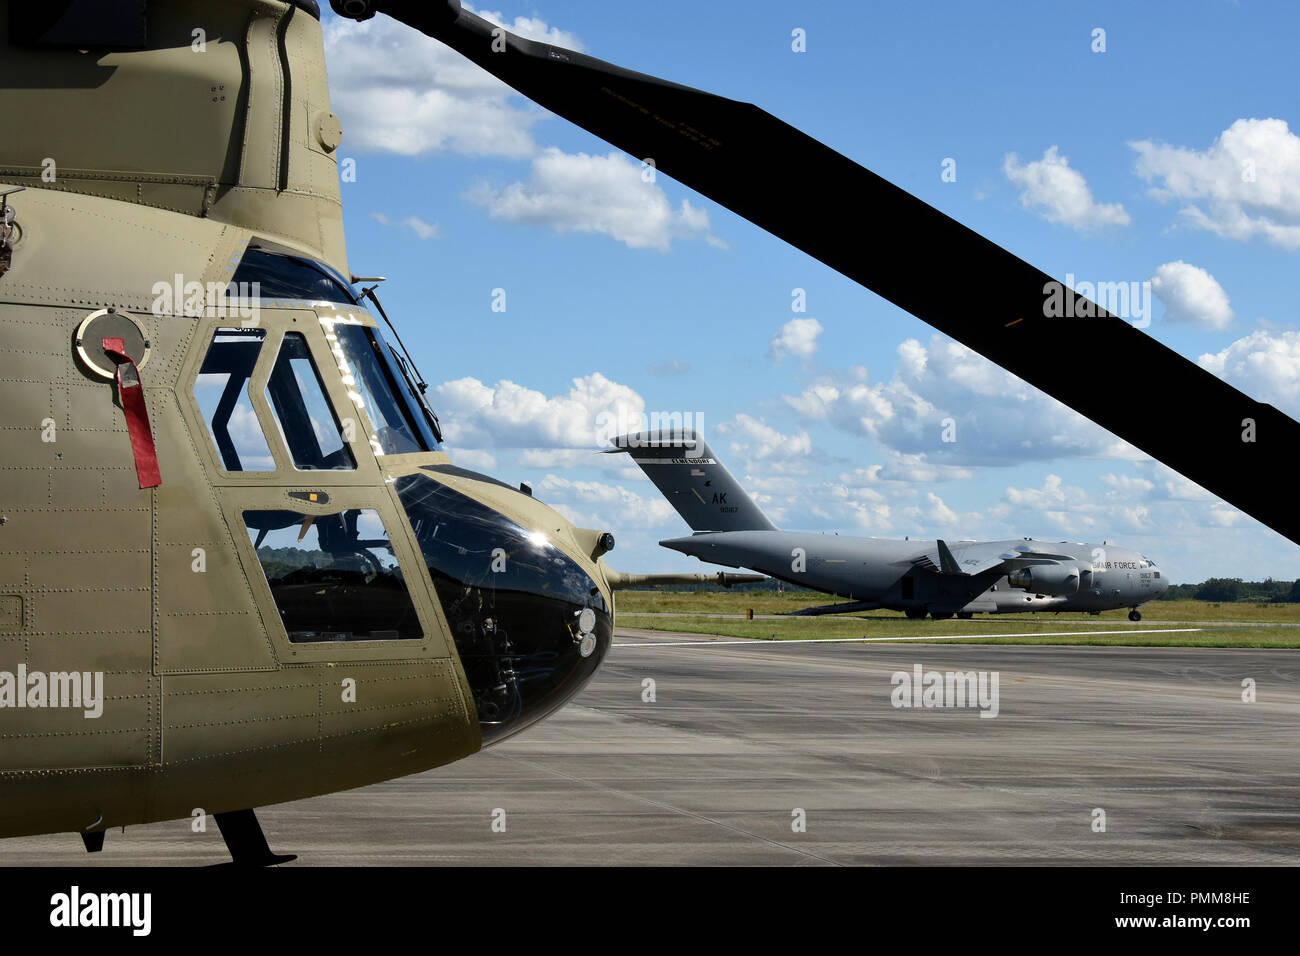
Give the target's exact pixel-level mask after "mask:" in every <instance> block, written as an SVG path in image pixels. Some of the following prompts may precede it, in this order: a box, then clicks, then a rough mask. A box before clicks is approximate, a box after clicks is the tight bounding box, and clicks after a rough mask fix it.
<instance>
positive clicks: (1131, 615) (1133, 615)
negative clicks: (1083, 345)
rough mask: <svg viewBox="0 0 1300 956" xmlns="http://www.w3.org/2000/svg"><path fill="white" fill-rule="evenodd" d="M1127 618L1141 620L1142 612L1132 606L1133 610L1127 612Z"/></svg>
mask: <svg viewBox="0 0 1300 956" xmlns="http://www.w3.org/2000/svg"><path fill="white" fill-rule="evenodd" d="M1128 619H1129V620H1130V621H1140V620H1142V612H1141V611H1139V610H1138V609H1137V608H1134V609H1133V610H1131V611H1129V612H1128Z"/></svg>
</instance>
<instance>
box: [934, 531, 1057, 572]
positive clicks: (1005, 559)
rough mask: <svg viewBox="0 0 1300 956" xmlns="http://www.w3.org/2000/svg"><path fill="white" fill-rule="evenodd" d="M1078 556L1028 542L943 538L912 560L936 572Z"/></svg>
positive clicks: (1004, 568)
mask: <svg viewBox="0 0 1300 956" xmlns="http://www.w3.org/2000/svg"><path fill="white" fill-rule="evenodd" d="M1076 560H1078V559H1077V558H1076V557H1075V556H1074V555H1069V554H1056V553H1053V552H1050V551H1041V550H1036V549H1035V548H1034V546H1033V545H1029V544H1021V545H1017V546H1016V547H1014V548H1012V549H1011V550H1010V551H1008V550H1007V549H1006V548H1005V547H1003V546H1002V545H1001V544H998V543H997V542H993V541H976V542H972V543H970V544H959V545H957V546H956V547H950V546H949V545H948V544H947V543H946V542H945V541H944V540H943V539H942V538H940V539H938V540H937V541H936V542H935V550H934V551H933V552H929V551H927V552H925V553H922V554H919V555H917V557H916V558H914V559H913V561H912V563H913V564H914V565H915V566H916V567H918V568H921V569H922V570H925V571H932V572H935V573H937V574H961V575H976V574H983V573H984V572H986V571H993V570H998V571H1001V572H1003V573H1009V572H1011V571H1016V570H1018V569H1020V568H1026V567H1030V566H1032V565H1035V564H1055V563H1056V562H1058V561H1076Z"/></svg>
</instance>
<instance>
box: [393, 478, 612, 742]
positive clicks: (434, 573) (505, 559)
mask: <svg viewBox="0 0 1300 956" xmlns="http://www.w3.org/2000/svg"><path fill="white" fill-rule="evenodd" d="M395 487H396V489H397V493H398V497H399V498H400V499H401V502H402V505H403V507H404V508H405V509H406V513H407V516H408V517H409V518H410V521H411V526H412V528H413V529H414V531H415V535H416V539H417V540H418V542H419V545H420V552H421V554H422V556H423V557H424V561H425V563H426V564H427V565H428V568H429V574H430V576H431V577H432V579H433V584H434V589H435V591H436V592H437V594H438V599H439V601H440V602H441V604H442V609H443V613H444V615H445V616H446V618H447V623H448V625H449V626H450V628H451V632H452V638H453V640H454V641H455V644H456V651H457V653H458V655H459V657H460V662H461V666H462V667H463V668H464V670H465V678H466V680H467V681H468V682H469V685H470V690H471V691H472V693H473V695H474V705H475V707H476V709H477V711H478V719H479V728H480V730H481V731H482V737H483V746H484V747H486V746H488V745H490V744H493V743H497V742H499V741H501V740H504V739H506V738H507V737H509V736H511V735H513V734H516V733H518V732H519V731H521V730H523V729H524V728H525V727H528V726H529V725H531V724H533V723H535V722H537V721H538V720H541V719H542V718H543V717H545V716H547V715H548V714H551V713H553V712H555V711H556V710H558V709H559V708H560V707H561V706H563V705H564V704H565V703H566V702H567V701H569V700H571V699H572V698H573V697H574V695H576V694H577V693H578V692H579V691H580V690H581V689H582V688H583V687H584V686H585V685H586V683H587V681H589V680H590V679H591V677H592V675H593V674H595V672H596V670H597V668H598V667H599V666H600V662H601V661H602V660H603V659H604V657H605V654H606V653H607V652H608V650H609V645H610V641H611V640H612V638H613V632H614V622H613V615H612V614H611V608H610V607H609V604H608V602H607V601H606V598H605V595H604V593H603V592H602V590H601V588H600V586H599V585H598V584H597V583H596V581H595V580H593V578H592V577H591V576H590V575H589V574H588V573H587V572H586V571H585V570H583V568H582V567H581V566H580V565H579V564H578V563H577V562H576V561H575V560H574V559H573V558H572V557H570V556H569V555H568V554H566V553H565V552H564V550H563V549H562V548H561V547H559V545H558V544H556V543H555V542H554V541H552V540H550V539H549V538H548V537H547V536H546V535H544V534H541V533H538V532H536V531H530V530H529V529H527V528H524V527H523V526H522V525H520V524H519V523H518V522H516V521H514V520H513V519H511V518H509V517H507V516H506V515H504V514H502V513H501V512H499V511H496V510H494V509H493V508H490V507H488V506H487V505H485V504H483V503H482V502H480V501H477V500H475V499H473V498H470V497H468V496H467V495H464V494H462V493H460V492H458V491H456V490H454V489H452V488H449V487H448V486H446V485H443V484H440V483H438V482H436V481H433V480H431V479H429V478H426V477H424V476H423V475H411V476H408V477H406V478H400V479H398V480H397V482H396V485H395Z"/></svg>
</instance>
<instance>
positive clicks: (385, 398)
mask: <svg viewBox="0 0 1300 956" xmlns="http://www.w3.org/2000/svg"><path fill="white" fill-rule="evenodd" d="M326 338H327V339H329V342H330V346H331V347H332V348H333V349H334V350H335V356H336V357H337V358H338V359H339V367H340V369H341V370H342V372H343V375H344V382H345V383H346V384H347V385H348V387H349V389H350V390H351V394H352V400H353V401H354V402H356V403H357V405H359V406H360V407H361V408H362V409H364V410H365V413H366V414H367V415H368V416H370V423H371V425H372V426H373V427H374V434H375V438H376V440H377V441H378V442H379V447H380V450H381V451H382V453H383V454H385V455H404V454H407V453H409V452H419V451H437V450H438V447H439V443H438V438H437V436H436V435H435V434H434V431H433V427H432V423H431V422H430V420H429V419H430V416H429V415H428V414H426V413H425V411H424V404H423V402H421V400H420V398H419V396H418V395H417V394H416V392H415V389H414V388H413V387H412V385H411V382H410V379H409V378H407V376H406V375H405V373H404V372H403V371H402V368H401V366H400V365H398V364H397V360H396V359H395V358H394V357H393V352H392V349H391V348H389V346H388V345H387V343H385V342H384V341H383V339H381V338H380V337H379V334H378V333H377V332H376V331H375V330H374V329H371V328H367V327H366V326H363V325H355V324H349V323H345V322H330V323H328V325H327V328H326Z"/></svg>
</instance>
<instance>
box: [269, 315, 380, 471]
mask: <svg viewBox="0 0 1300 956" xmlns="http://www.w3.org/2000/svg"><path fill="white" fill-rule="evenodd" d="M266 395H267V398H269V399H270V401H271V409H272V411H273V412H274V413H275V421H276V424H278V425H279V426H280V434H281V435H283V436H284V443H285V445H286V446H287V447H288V449H289V456H290V457H291V458H292V459H293V466H294V467H295V468H298V469H301V470H304V471H307V470H314V469H336V470H344V471H346V470H350V469H353V468H356V467H357V462H356V459H355V458H353V457H352V450H351V449H350V448H348V446H347V444H346V443H345V442H344V440H343V429H342V427H340V425H339V420H338V416H336V415H335V414H334V408H333V406H331V405H330V403H329V399H328V398H326V397H325V385H324V383H323V382H322V381H321V377H320V372H319V371H318V370H317V368H316V363H315V362H313V361H312V357H311V351H310V350H309V349H308V347H307V340H306V338H304V337H303V335H302V333H300V332H288V333H286V334H285V336H284V341H283V342H282V343H281V344H280V354H279V356H278V357H277V358H276V360H275V368H274V369H272V370H271V378H270V380H269V381H268V382H267V389H266Z"/></svg>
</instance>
